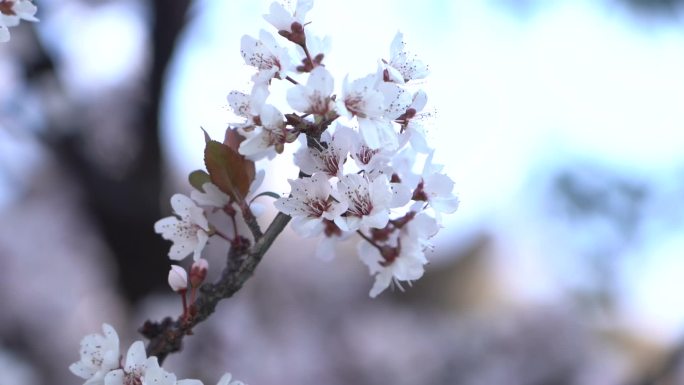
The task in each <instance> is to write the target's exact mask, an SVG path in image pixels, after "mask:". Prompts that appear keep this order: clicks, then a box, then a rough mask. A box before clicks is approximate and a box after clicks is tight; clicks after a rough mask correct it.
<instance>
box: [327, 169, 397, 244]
mask: <svg viewBox="0 0 684 385" xmlns="http://www.w3.org/2000/svg"><path fill="white" fill-rule="evenodd" d="M333 195H334V196H335V198H336V199H337V200H338V201H339V202H342V203H346V204H347V206H348V208H347V211H346V212H345V213H344V215H342V216H338V217H336V218H335V224H336V225H337V226H338V227H339V228H340V229H342V230H343V231H356V230H358V229H363V228H369V227H375V228H383V227H385V225H387V221H388V220H389V211H390V210H389V207H390V204H391V202H392V191H391V190H390V186H389V182H388V180H387V177H386V176H385V175H381V176H379V177H377V178H375V179H374V180H373V181H372V182H371V181H369V180H368V179H367V178H366V177H364V176H361V175H359V174H348V175H344V176H343V177H342V178H340V180H339V182H337V191H335V192H333Z"/></svg>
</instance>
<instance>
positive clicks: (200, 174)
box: [188, 170, 211, 192]
mask: <svg viewBox="0 0 684 385" xmlns="http://www.w3.org/2000/svg"><path fill="white" fill-rule="evenodd" d="M188 181H189V182H190V185H191V186H192V187H194V188H196V189H197V190H199V191H202V192H206V191H204V189H203V188H202V186H204V184H205V183H210V182H211V177H210V176H209V174H207V172H206V171H204V170H195V171H193V172H191V173H190V175H188Z"/></svg>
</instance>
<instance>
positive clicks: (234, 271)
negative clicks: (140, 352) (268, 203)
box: [139, 213, 290, 365]
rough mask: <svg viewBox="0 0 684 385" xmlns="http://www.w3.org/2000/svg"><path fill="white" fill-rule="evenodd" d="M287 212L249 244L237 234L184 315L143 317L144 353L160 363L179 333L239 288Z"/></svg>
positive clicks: (283, 223) (177, 347) (188, 331)
mask: <svg viewBox="0 0 684 385" xmlns="http://www.w3.org/2000/svg"><path fill="white" fill-rule="evenodd" d="M289 221H290V216H289V215H286V214H283V213H278V215H276V217H275V218H274V219H273V222H271V224H270V225H269V226H268V229H266V232H265V233H264V234H263V235H262V236H261V237H259V238H258V239H257V240H256V241H255V242H254V244H253V245H252V246H251V247H250V241H249V240H248V239H247V238H244V237H239V238H238V239H236V240H234V241H233V244H232V245H231V248H230V251H229V253H228V263H227V266H226V268H225V269H224V270H223V272H222V273H221V278H219V280H218V281H217V282H215V283H208V284H205V285H203V286H202V287H201V288H200V292H201V294H200V296H199V298H197V301H195V303H194V304H192V305H191V306H190V314H189V316H188V317H183V316H181V317H178V319H176V320H173V319H172V318H171V317H167V318H165V319H164V320H162V321H161V322H152V321H146V322H145V324H144V325H143V326H142V327H141V328H140V329H139V332H140V333H141V334H142V335H144V336H145V337H146V338H148V339H149V340H150V343H149V344H148V345H147V355H148V356H156V357H157V359H158V360H159V364H160V365H161V364H162V363H163V362H164V359H165V358H166V356H168V355H169V353H173V352H177V351H179V350H180V349H181V345H182V341H183V337H184V336H185V335H188V334H192V328H193V327H194V326H195V325H197V324H198V323H200V322H202V321H204V320H205V319H207V318H208V317H209V316H210V315H211V314H212V313H213V312H214V310H215V309H216V305H217V304H218V303H219V301H221V300H222V299H225V298H229V297H231V296H232V295H233V294H235V292H237V291H238V290H240V289H241V288H242V286H243V285H244V283H245V282H246V281H247V279H249V278H250V277H251V276H252V274H254V270H256V267H257V266H258V265H259V262H261V259H262V257H263V256H264V254H265V253H266V251H268V249H269V248H270V247H271V245H272V244H273V241H275V239H276V238H277V237H278V235H279V234H280V233H281V232H282V231H283V229H284V228H285V226H286V225H287V223H288V222H289Z"/></svg>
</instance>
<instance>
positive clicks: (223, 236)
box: [214, 229, 232, 242]
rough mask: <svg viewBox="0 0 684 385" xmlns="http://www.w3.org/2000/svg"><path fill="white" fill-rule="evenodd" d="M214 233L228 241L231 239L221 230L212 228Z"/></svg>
mask: <svg viewBox="0 0 684 385" xmlns="http://www.w3.org/2000/svg"><path fill="white" fill-rule="evenodd" d="M214 234H216V235H218V236H219V237H221V238H223V239H225V240H226V241H228V242H231V241H232V239H231V238H230V237H229V236H227V235H226V234H224V233H222V232H221V230H218V229H214Z"/></svg>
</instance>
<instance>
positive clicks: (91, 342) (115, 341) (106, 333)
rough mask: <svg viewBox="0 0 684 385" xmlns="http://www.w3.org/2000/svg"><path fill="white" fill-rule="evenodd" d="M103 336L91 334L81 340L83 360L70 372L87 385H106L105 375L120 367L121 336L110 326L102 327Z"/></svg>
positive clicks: (74, 365) (72, 366)
mask: <svg viewBox="0 0 684 385" xmlns="http://www.w3.org/2000/svg"><path fill="white" fill-rule="evenodd" d="M102 332H103V334H90V335H87V336H85V337H84V338H83V339H82V340H81V350H80V355H81V359H80V361H78V362H75V363H73V364H71V365H70V366H69V370H70V371H71V372H72V373H73V374H75V375H77V376H79V377H81V378H83V379H85V380H86V382H85V383H84V384H85V385H96V384H100V385H101V384H104V378H105V375H106V374H107V373H108V372H109V371H110V370H113V369H116V368H118V367H119V336H118V334H116V330H114V328H113V327H112V326H110V325H108V324H103V325H102Z"/></svg>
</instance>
